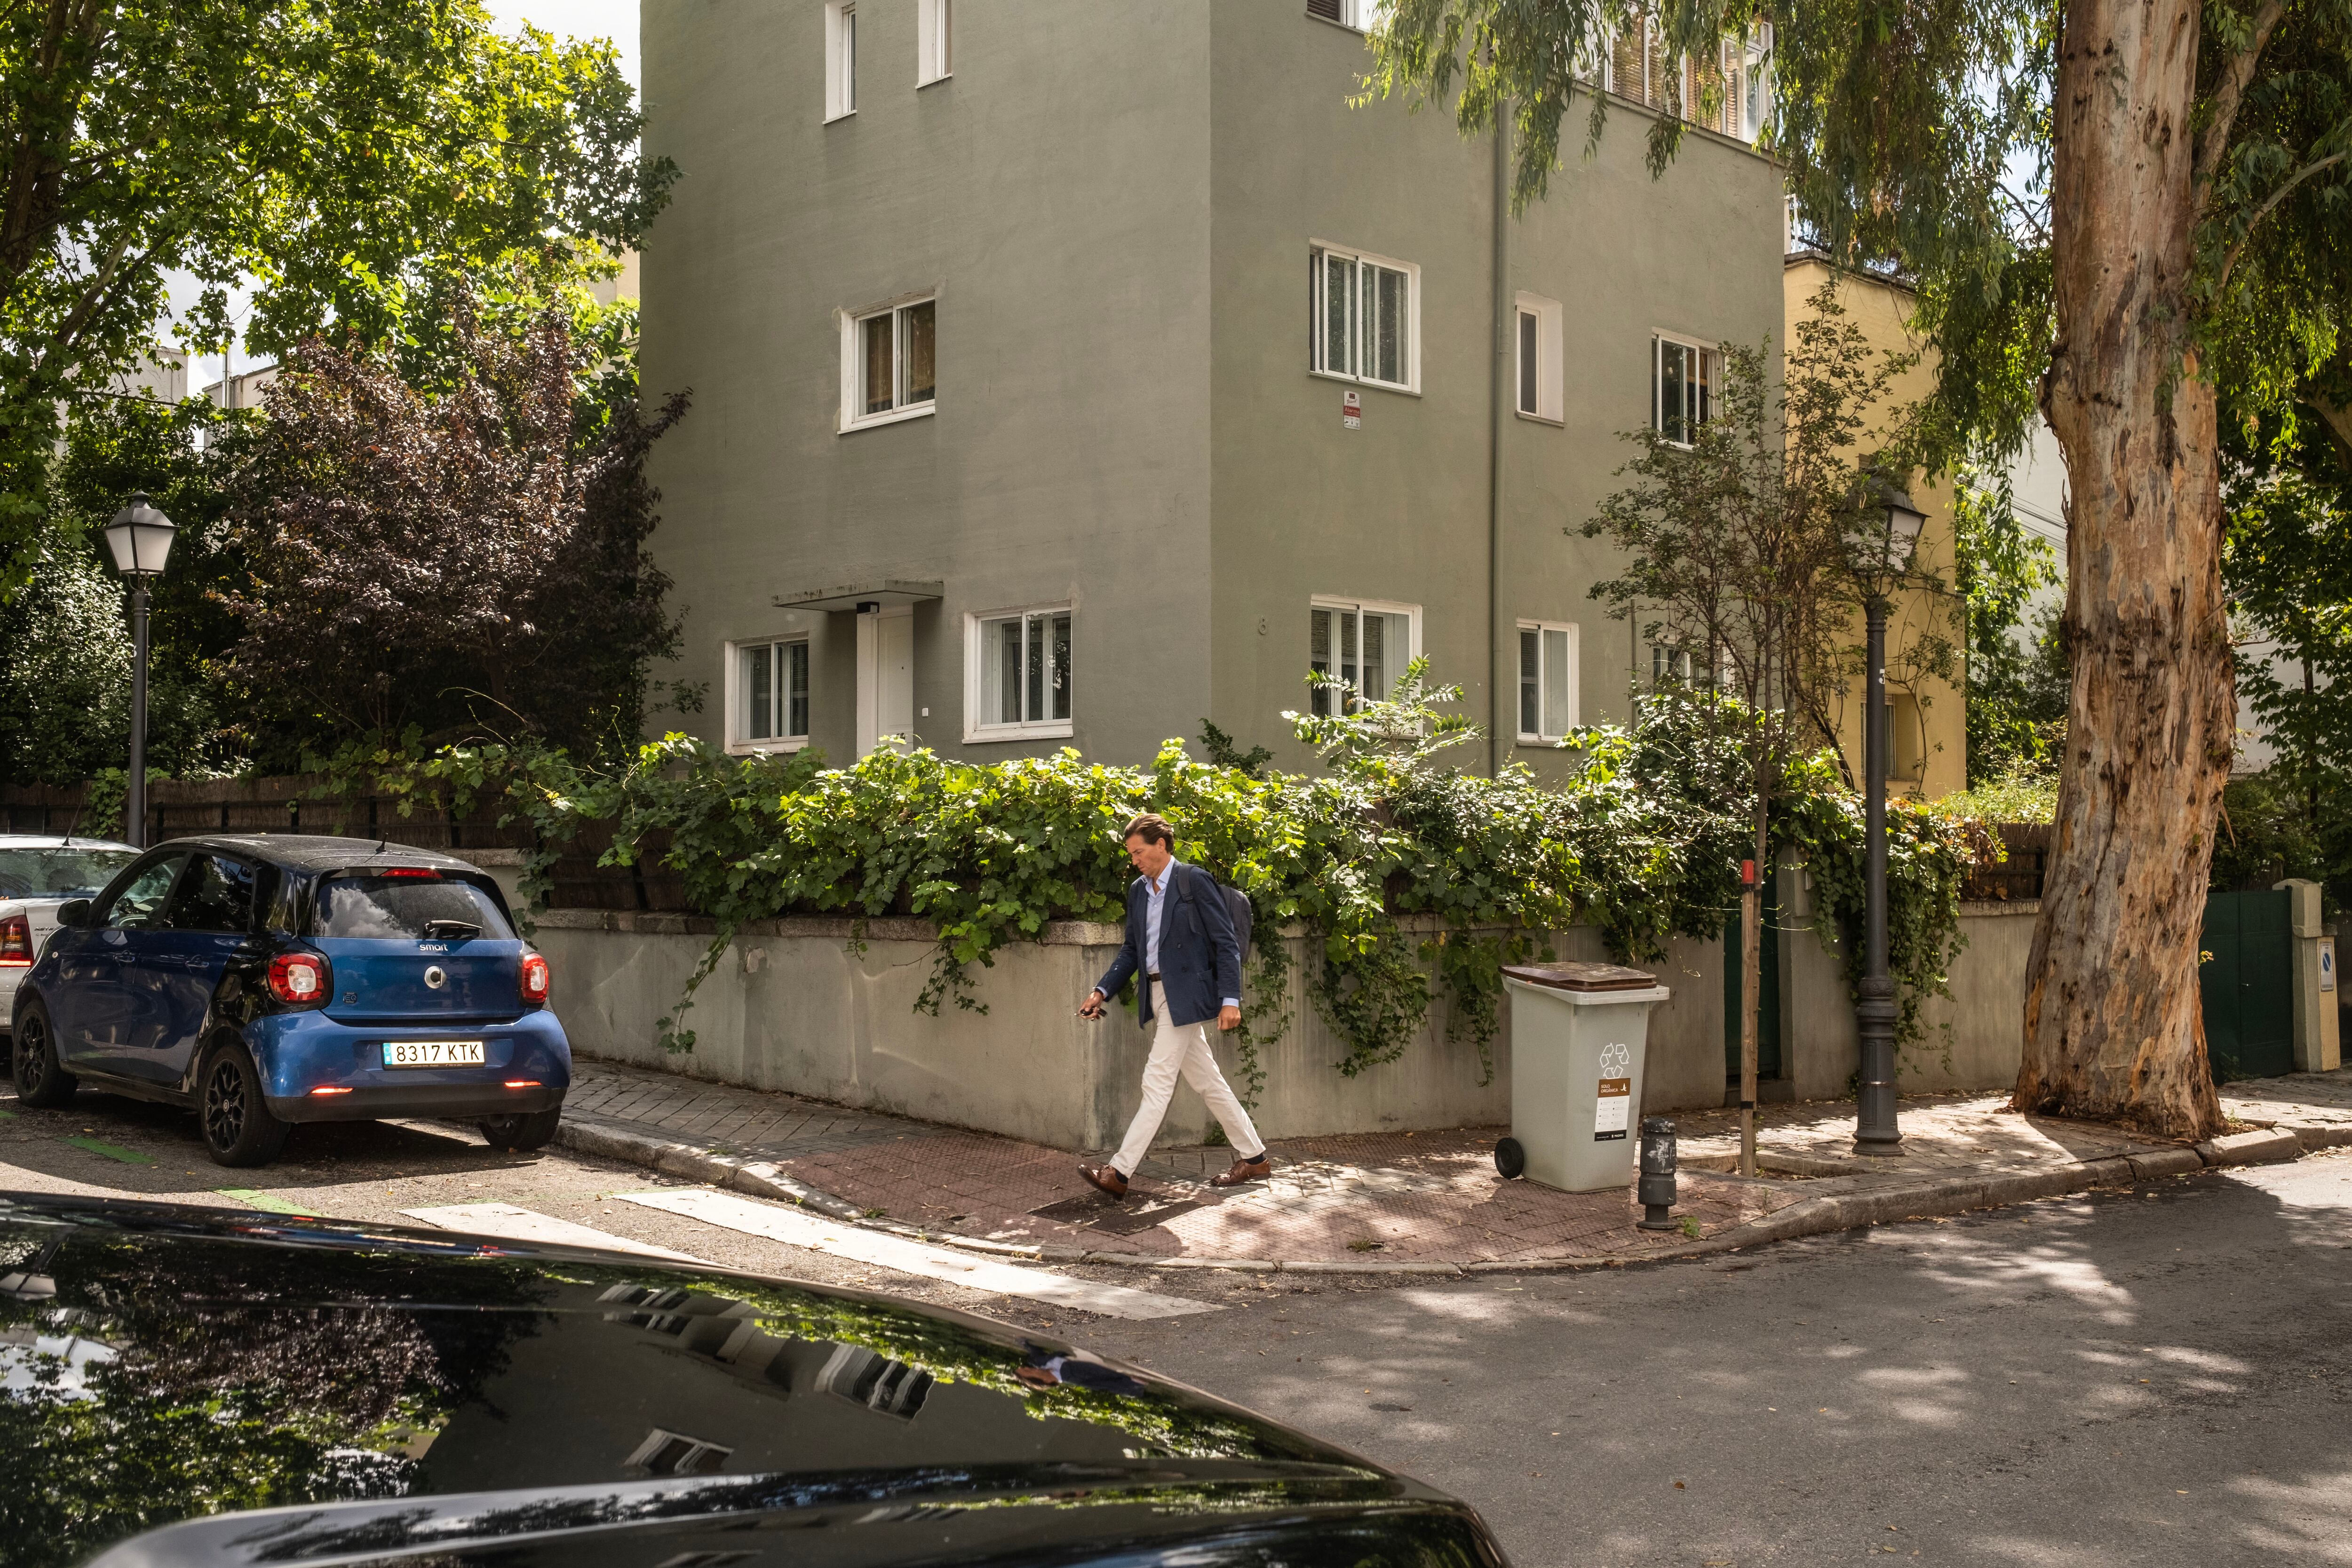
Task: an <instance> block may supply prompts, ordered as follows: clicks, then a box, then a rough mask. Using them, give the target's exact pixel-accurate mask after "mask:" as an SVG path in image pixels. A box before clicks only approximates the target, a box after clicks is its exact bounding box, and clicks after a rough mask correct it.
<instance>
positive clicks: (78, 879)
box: [0, 847, 139, 899]
mask: <svg viewBox="0 0 2352 1568" xmlns="http://www.w3.org/2000/svg"><path fill="white" fill-rule="evenodd" d="M137 858H139V857H138V855H137V853H136V852H134V851H132V850H129V849H74V848H69V847H58V848H56V849H42V848H31V849H25V848H10V849H0V899H88V898H93V897H95V896H96V895H97V893H98V890H99V889H100V888H103V887H105V886H106V885H107V883H109V882H110V881H112V880H114V874H115V873H116V872H117V871H120V870H121V869H122V868H124V867H125V866H128V865H130V864H131V862H132V861H133V860H136V859H137Z"/></svg>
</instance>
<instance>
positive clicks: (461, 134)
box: [0, 0, 676, 586]
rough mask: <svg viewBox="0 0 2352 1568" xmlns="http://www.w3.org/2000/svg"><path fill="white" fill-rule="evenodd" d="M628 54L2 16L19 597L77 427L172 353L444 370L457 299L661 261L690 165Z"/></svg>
mask: <svg viewBox="0 0 2352 1568" xmlns="http://www.w3.org/2000/svg"><path fill="white" fill-rule="evenodd" d="M638 129H639V116H638V113H637V110H636V105H635V95H634V93H633V92H632V90H631V89H630V88H629V85H628V83H627V81H626V79H625V78H623V77H622V75H621V74H620V70H619V68H618V65H617V63H616V60H615V57H614V52H613V50H612V47H611V46H610V45H608V44H601V43H592V44H583V43H571V44H566V45H562V46H558V45H557V44H555V43H554V42H553V41H552V40H551V39H550V38H549V37H547V36H546V35H544V34H541V33H537V32H531V31H528V30H526V31H525V32H524V33H523V34H522V35H521V37H519V38H515V39H509V38H505V37H500V36H499V34H498V33H497V32H496V31H494V30H493V28H492V26H491V25H490V20H489V17H488V14H487V13H486V12H485V11H484V10H483V8H482V6H481V5H480V4H479V3H478V0H334V3H332V4H319V3H317V0H24V3H20V4H16V5H5V6H0V190H5V192H6V199H5V203H0V586H5V585H7V584H21V583H22V582H23V581H24V580H25V577H26V574H27V573H28V572H29V570H30V569H31V565H32V563H33V561H34V559H35V558H36V548H35V547H36V542H37V540H38V538H39V537H40V535H41V533H42V532H43V531H44V529H45V527H46V526H47V514H46V510H45V507H46V496H45V489H46V480H47V475H48V471H49V468H50V467H51V463H52V460H53V458H54V454H55V450H56V447H57V441H58V419H59V414H58V409H59V406H60V405H61V404H66V405H71V404H73V403H75V402H77V401H79V400H80V399H83V398H86V397H89V396H92V395H99V394H100V393H103V392H104V391H105V390H106V385H107V383H108V382H109V380H110V378H111V377H113V376H115V375H117V374H121V372H123V371H125V370H127V369H129V368H131V366H132V365H133V364H135V363H137V362H138V360H139V359H140V358H141V356H142V354H144V353H148V352H149V351H150V350H151V349H152V347H153V346H154V342H153V340H154V332H155V323H156V322H157V321H159V320H161V319H162V317H163V310H164V306H165V302H166V298H165V279H166V277H167V275H168V274H170V273H171V272H173V270H175V269H176V270H179V271H182V272H184V273H188V274H192V275H193V276H194V277H195V278H196V279H198V280H199V281H200V282H201V283H202V284H204V285H205V294H204V296H203V298H202V300H201V301H200V303H199V305H198V307H197V309H196V310H195V311H194V315H193V317H192V318H191V319H190V320H188V321H185V322H184V323H183V334H184V342H187V343H188V344H189V345H190V346H191V347H203V348H212V347H217V346H218V345H220V344H222V343H225V342H228V341H229V337H230V327H229V322H228V316H227V309H228V290H229V289H231V288H232V287H241V286H247V285H249V286H250V287H251V288H252V289H253V314H252V319H251V321H250V324H249V325H248V327H247V333H246V336H247V342H249V344H250V345H251V346H252V347H253V348H254V349H256V350H257V351H259V352H262V353H284V352H286V351H288V350H289V349H290V348H291V347H292V346H293V345H294V344H295V343H297V342H300V341H302V340H303V339H304V338H306V337H308V336H309V335H310V334H311V333H314V332H316V331H319V330H320V328H321V327H323V326H324V325H325V324H326V323H328V322H330V321H332V322H335V323H338V324H339V325H340V326H341V327H342V328H343V329H345V330H347V331H353V332H356V333H357V334H358V335H360V336H361V337H362V339H365V340H367V341H372V342H383V341H395V340H397V341H403V342H408V343H412V344H415V345H417V348H418V352H430V349H431V346H432V344H433V343H434V342H436V339H439V338H441V337H442V336H443V334H445V333H446V329H447V323H448V321H449V317H448V314H447V312H446V310H444V309H442V308H440V307H441V303H442V302H443V301H444V300H446V291H447V288H448V284H449V280H450V279H454V278H458V277H462V276H464V275H467V274H468V273H475V272H480V271H484V270H487V269H489V268H515V269H520V272H521V273H522V274H523V275H525V276H527V277H529V278H531V279H536V280H538V283H539V284H540V285H541V286H542V288H543V287H544V286H546V285H551V284H552V283H554V282H558V281H561V280H562V279H567V278H572V277H575V276H579V275H581V274H582V273H583V271H585V270H590V269H593V268H597V267H599V266H602V265H604V254H605V253H606V252H610V251H616V250H618V249H620V248H622V247H627V246H630V245H633V244H635V241H636V239H637V237H638V236H639V235H640V234H641V233H642V232H643V230H644V229H645V227H646V225H647V224H648V223H649V222H650V221H651V219H652V217H653V216H654V214H655V213H656V211H658V210H659V208H660V206H661V205H662V204H663V202H664V201H665V200H666V199H667V192H668V188H669V185H670V183H671V181H672V179H673V178H674V176H675V174H676V171H675V169H674V168H673V167H671V166H670V165H669V164H668V163H667V162H666V161H647V160H646V159H645V158H644V157H643V156H642V155H641V154H640V153H639V152H638V151H637V147H636V142H637V135H638Z"/></svg>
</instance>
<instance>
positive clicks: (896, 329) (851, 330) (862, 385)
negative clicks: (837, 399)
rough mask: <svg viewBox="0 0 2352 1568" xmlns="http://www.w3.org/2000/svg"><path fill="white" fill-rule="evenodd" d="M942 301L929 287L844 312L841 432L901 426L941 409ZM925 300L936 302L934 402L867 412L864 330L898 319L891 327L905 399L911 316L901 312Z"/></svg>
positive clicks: (897, 388)
mask: <svg viewBox="0 0 2352 1568" xmlns="http://www.w3.org/2000/svg"><path fill="white" fill-rule="evenodd" d="M938 300H939V291H938V290H937V289H928V290H925V291H923V292H921V293H916V294H902V295H900V296H899V297H898V298H897V299H895V300H883V301H882V302H880V303H878V304H873V305H866V306H863V307H861V308H859V309H857V310H844V311H842V312H841V416H840V417H841V422H840V424H839V426H837V427H836V434H839V435H847V434H848V433H849V432H850V431H852V430H865V429H869V428H871V427H872V426H877V425H896V424H897V423H898V421H900V420H902V419H926V418H929V416H931V415H933V414H936V413H937V412H939V406H940V397H939V385H938V376H939V359H938V355H939V341H938V337H937V333H938V331H939V313H938V306H937V301H938ZM925 303H930V304H931V305H932V315H931V330H932V332H933V334H934V335H933V338H932V343H931V354H932V361H931V374H932V386H931V395H930V398H929V401H928V402H923V403H902V404H899V405H898V406H896V407H892V408H887V409H885V410H883V411H882V412H881V413H879V414H868V413H866V356H865V349H864V343H863V342H862V339H863V336H864V334H863V332H862V331H861V329H862V328H863V327H864V326H865V325H866V322H868V321H872V320H873V319H874V318H875V317H877V316H883V315H887V316H891V317H893V321H892V323H891V328H890V338H891V352H890V363H891V375H892V377H893V384H892V395H893V396H896V397H904V396H905V395H906V391H907V389H906V386H905V384H904V383H905V380H906V363H907V355H906V325H905V322H906V317H905V316H904V315H903V314H902V312H904V311H905V310H907V309H908V307H909V306H913V305H920V304H925Z"/></svg>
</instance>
